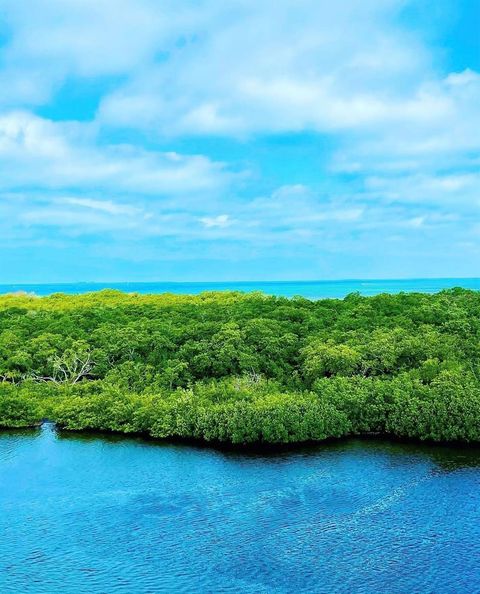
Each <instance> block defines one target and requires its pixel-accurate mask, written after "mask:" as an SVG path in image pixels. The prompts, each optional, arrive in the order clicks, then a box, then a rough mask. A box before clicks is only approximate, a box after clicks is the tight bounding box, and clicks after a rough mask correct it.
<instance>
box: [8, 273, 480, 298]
mask: <svg viewBox="0 0 480 594" xmlns="http://www.w3.org/2000/svg"><path fill="white" fill-rule="evenodd" d="M453 287H463V288H465V289H475V290H477V291H478V290H480V278H436V279H435V278H430V279H409V280H408V279H407V280H338V281H263V282H262V281H258V282H256V281H255V282H254V281H252V282H246V281H238V282H216V283H212V282H207V283H200V282H196V283H193V282H192V283H164V282H157V283H153V282H152V283H137V282H132V283H70V284H38V285H27V284H10V285H1V284H0V294H1V293H13V292H17V291H26V292H29V293H35V294H36V295H51V294H52V293H67V294H79V293H88V292H90V291H99V290H101V289H118V290H120V291H125V292H127V293H130V292H136V293H177V294H198V293H201V292H203V291H263V292H264V293H266V294H268V295H278V296H283V297H293V296H295V295H301V296H302V297H306V298H308V299H321V298H324V297H345V295H348V294H349V293H353V292H355V291H359V292H360V293H361V294H362V295H378V294H379V293H400V292H402V291H405V292H409V293H411V292H419V293H436V292H438V291H441V290H442V289H451V288H453Z"/></svg>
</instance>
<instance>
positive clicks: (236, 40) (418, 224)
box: [0, 0, 480, 283]
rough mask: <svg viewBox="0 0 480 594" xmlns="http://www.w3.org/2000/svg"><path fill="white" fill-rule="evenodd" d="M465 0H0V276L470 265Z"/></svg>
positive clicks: (477, 60)
mask: <svg viewBox="0 0 480 594" xmlns="http://www.w3.org/2000/svg"><path fill="white" fill-rule="evenodd" d="M479 22H480V2H478V0H455V1H454V0H437V2H431V1H430V0H428V1H427V0H412V1H408V0H362V2H358V0H341V1H340V2H331V1H330V0H328V1H327V0H263V1H260V2H259V1H258V0H255V1H253V0H252V1H251V0H231V1H230V2H221V1H220V0H195V1H193V0H29V1H28V2H19V1H18V0H1V1H0V282H4V283H8V282H42V281H43V282H70V281H73V282H75V281H122V280H132V281H134V280H177V281H181V280H257V279H258V280H260V279H267V280H270V279H272V280H273V279H278V280H282V279H339V278H402V277H442V276H445V277H448V276H480V270H479V265H478V262H479V261H480V217H479V214H480V41H479V35H478V23H479Z"/></svg>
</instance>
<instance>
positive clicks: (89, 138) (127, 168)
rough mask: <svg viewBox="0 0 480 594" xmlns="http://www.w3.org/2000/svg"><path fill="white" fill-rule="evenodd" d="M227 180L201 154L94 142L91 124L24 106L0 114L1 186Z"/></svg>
mask: <svg viewBox="0 0 480 594" xmlns="http://www.w3.org/2000/svg"><path fill="white" fill-rule="evenodd" d="M228 180H229V176H228V174H227V172H226V171H225V168H224V165H223V164H222V163H216V162H213V161H211V160H210V159H208V158H206V157H204V156H201V155H180V154H177V153H174V152H152V151H147V150H144V149H142V148H139V147H136V146H132V145H107V146H104V145H98V144H97V143H96V139H95V136H94V134H93V130H92V129H91V128H89V127H82V126H75V125H72V124H63V123H55V122H52V121H49V120H46V119H43V118H40V117H38V116H35V115H33V114H31V113H28V112H11V113H8V114H4V115H2V116H0V188H3V189H4V190H7V189H15V188H17V187H19V186H35V187H43V188H53V189H60V188H69V187H72V186H75V187H78V186H79V187H81V188H93V189H95V190H96V191H98V190H100V189H107V190H110V191H112V190H113V191H123V192H130V193H132V192H133V193H140V194H151V195H162V194H173V195H175V194H177V195H179V194H180V195H181V194H186V193H189V192H205V191H212V190H216V189H219V188H221V187H223V186H224V185H225V184H226V183H227V182H228Z"/></svg>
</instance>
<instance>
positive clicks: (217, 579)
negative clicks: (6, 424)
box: [0, 425, 480, 594]
mask: <svg viewBox="0 0 480 594" xmlns="http://www.w3.org/2000/svg"><path fill="white" fill-rule="evenodd" d="M0 592H2V593H10V592H12V593H13V592H15V593H17V592H20V593H29V592H32V593H33V592H34V593H37V592H42V593H49V594H54V593H57V592H58V593H60V592H62V593H83V592H85V593H87V592H89V593H92V592H95V593H97V592H102V593H103V592H104V593H109V594H110V593H114V594H115V593H125V594H127V593H128V594H133V593H142V594H143V593H147V592H148V593H154V592H175V593H176V592H189V593H192V592H251V593H266V592H282V593H283V592H285V593H287V592H288V593H290V592H315V593H322V592H328V593H331V592H339V593H343V592H344V593H356V592H361V593H374V592H375V593H379V594H380V593H382V594H383V593H389V594H394V593H397V592H402V593H411V592H422V593H423V592H432V593H435V594H441V593H454V592H455V593H459V592H469V593H470V592H480V451H479V450H477V449H456V448H447V447H429V446H419V445H401V444H393V443H388V442H383V441H382V442H380V441H345V442H338V443H333V444H332V443H330V444H326V445H322V446H317V447H310V448H304V449H301V450H295V451H286V452H276V453H273V452H270V453H258V452H257V453H253V452H249V453H239V452H221V451H217V450H214V449H209V448H201V447H192V446H187V445H168V444H156V443H152V442H146V441H142V440H140V439H138V440H137V439H126V438H114V437H99V436H94V437H92V436H83V437H82V436H78V435H75V436H72V435H68V436H59V435H57V434H56V433H55V432H54V430H53V428H52V427H51V426H48V425H47V426H44V428H43V429H42V430H41V431H36V432H33V431H31V432H3V433H0Z"/></svg>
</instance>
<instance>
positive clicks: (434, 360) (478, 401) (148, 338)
mask: <svg viewBox="0 0 480 594" xmlns="http://www.w3.org/2000/svg"><path fill="white" fill-rule="evenodd" d="M479 378H480V292H477V291H471V290H464V289H450V290H446V291H442V292H440V293H437V294H433V295H428V294H422V293H401V294H398V295H390V294H382V295H377V296H375V297H362V296H360V295H359V294H356V293H354V294H351V295H348V296H347V297H346V298H344V299H323V300H318V301H309V300H308V299H304V298H300V297H298V298H292V299H287V298H284V297H269V296H266V295H264V294H262V293H240V292H208V293H203V294H201V295H197V296H189V295H171V294H164V295H138V294H126V293H121V292H119V291H111V290H106V291H100V292H96V293H89V294H85V295H77V296H67V295H63V294H55V295H51V296H49V297H42V298H38V297H34V296H31V295H5V296H2V297H0V427H3V428H15V427H27V426H32V425H36V424H38V423H39V422H40V421H41V420H42V419H45V418H48V419H51V420H52V421H53V422H55V423H56V424H57V426H58V427H59V428H61V429H62V430H94V431H112V432H116V433H126V434H142V435H147V436H150V437H153V438H162V439H194V440H201V441H205V442H211V443H224V444H239V445H241V444H262V443H263V444H289V443H303V442H305V443H307V442H315V441H322V440H325V439H328V438H338V437H345V436H361V435H368V434H380V435H385V436H392V437H395V438H401V439H413V440H417V439H419V440H428V441H437V442H480V381H479Z"/></svg>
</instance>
